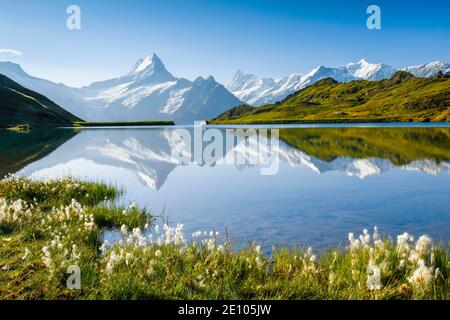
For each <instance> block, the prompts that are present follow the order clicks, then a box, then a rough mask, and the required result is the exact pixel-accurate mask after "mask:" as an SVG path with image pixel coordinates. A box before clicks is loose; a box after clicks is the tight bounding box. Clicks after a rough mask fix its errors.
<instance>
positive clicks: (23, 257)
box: [22, 248, 31, 260]
mask: <svg viewBox="0 0 450 320" xmlns="http://www.w3.org/2000/svg"><path fill="white" fill-rule="evenodd" d="M30 253H31V251H30V250H29V249H28V248H25V253H24V254H23V256H22V260H26V259H27V258H28V256H29V255H30Z"/></svg>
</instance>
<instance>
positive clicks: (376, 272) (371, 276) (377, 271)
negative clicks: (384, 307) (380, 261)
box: [366, 261, 381, 291]
mask: <svg viewBox="0 0 450 320" xmlns="http://www.w3.org/2000/svg"><path fill="white" fill-rule="evenodd" d="M366 284H367V289H369V290H370V291H373V290H380V289H381V268H380V267H379V266H377V265H376V264H374V262H373V261H369V266H368V267H367V283H366Z"/></svg>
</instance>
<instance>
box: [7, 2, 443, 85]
mask: <svg viewBox="0 0 450 320" xmlns="http://www.w3.org/2000/svg"><path fill="white" fill-rule="evenodd" d="M71 4H76V5H78V6H80V8H81V18H82V29H81V30H79V31H69V30H68V29H67V28H66V19H67V17H68V15H67V14H66V8H67V7H68V6H69V5H71ZM370 4H377V5H379V6H380V7H381V10H382V29H381V30H368V29H367V27H366V19H367V17H368V15H367V14H366V9H367V7H368V6H369V5H370ZM449 14H450V2H448V1H435V0H427V1H392V0H391V1H378V0H373V1H365V0H356V1H324V0H322V1H300V0H298V1H287V0H286V1H282V0H278V1H275V0H274V1H268V0H239V1H237V0H222V1H217V0H208V1H206V0H158V1H156V0H154V1H152V0H141V1H139V0H127V1H118V0H111V1H106V0H96V1H89V0H71V1H65V0H59V1H54V0H40V1H37V0H14V1H9V0H8V1H6V0H0V60H12V61H16V62H19V63H20V64H22V66H23V67H24V69H25V70H26V71H27V72H29V73H31V74H33V75H36V76H39V77H44V78H48V79H51V80H53V81H57V82H64V83H66V84H69V85H77V86H78V85H83V84H88V83H90V82H92V81H95V80H103V79H106V78H111V77H115V76H119V75H122V74H124V73H126V72H127V71H128V70H129V69H130V67H131V66H132V65H133V64H134V63H135V62H136V60H137V59H138V58H140V57H143V56H146V55H148V54H150V53H152V52H156V53H157V54H158V55H159V56H160V58H161V59H162V60H163V62H164V63H165V65H166V67H167V68H168V70H169V71H170V72H172V73H173V74H174V75H175V76H178V77H185V78H188V79H194V78H196V77H197V76H199V75H202V76H207V75H210V74H211V75H213V76H214V77H216V79H217V80H218V81H220V82H222V83H225V84H226V83H228V82H229V81H230V80H231V78H232V76H233V74H234V73H235V71H236V70H237V69H241V70H243V71H244V72H249V73H255V74H258V75H260V76H282V75H287V74H290V73H300V72H307V71H309V70H310V69H312V68H314V67H316V66H318V65H321V64H322V65H327V66H337V65H343V64H347V63H349V62H356V61H358V60H360V59H361V58H366V59H367V60H369V61H371V62H383V63H386V64H390V65H393V66H396V67H403V66H407V65H417V64H423V63H426V62H430V61H433V60H446V61H449V60H450V53H449V52H450V41H449V40H450V19H448V15H449ZM1 49H14V50H17V51H19V52H21V53H22V56H17V55H14V54H11V53H1Z"/></svg>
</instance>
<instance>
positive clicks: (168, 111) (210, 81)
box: [81, 54, 241, 123]
mask: <svg viewBox="0 0 450 320" xmlns="http://www.w3.org/2000/svg"><path fill="white" fill-rule="evenodd" d="M81 90H82V91H83V92H84V100H85V101H87V102H88V103H89V104H90V105H91V106H92V107H93V108H95V109H97V110H99V114H98V117H100V118H101V119H102V120H106V121H120V120H124V119H125V120H128V121H136V120H142V119H158V120H165V119H167V120H174V121H175V122H177V123H192V122H193V121H194V120H202V119H210V118H212V117H214V116H216V115H217V114H220V113H221V112H223V111H225V110H227V109H229V108H230V107H233V106H235V105H237V104H239V103H241V102H240V101H239V100H238V99H237V98H236V97H235V96H233V95H232V94H231V93H230V92H229V91H228V90H227V89H226V88H225V87H224V86H222V85H221V84H219V83H217V82H216V81H215V79H214V78H213V77H212V76H210V77H208V78H206V79H204V78H202V77H198V78H197V79H195V80H194V81H189V80H187V79H183V78H176V77H174V76H173V75H172V74H171V73H170V72H169V71H167V69H166V67H165V66H164V64H163V63H162V61H161V60H160V59H159V57H158V56H157V55H156V54H153V55H151V56H148V57H146V58H144V59H140V60H139V61H138V62H137V63H136V64H135V65H134V66H133V67H132V68H131V70H130V72H128V73H127V74H126V75H124V76H122V77H119V78H116V79H111V80H107V81H102V82H96V83H93V84H91V85H89V86H88V87H83V88H81Z"/></svg>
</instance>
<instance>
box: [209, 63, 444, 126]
mask: <svg viewBox="0 0 450 320" xmlns="http://www.w3.org/2000/svg"><path fill="white" fill-rule="evenodd" d="M397 121H399V122H410V121H414V122H424V121H433V122H445V121H450V77H448V76H440V77H435V78H415V77H414V76H413V75H411V74H409V73H407V72H403V71H399V72H397V73H396V74H394V75H393V76H392V77H391V78H390V79H386V80H380V81H366V80H360V81H352V82H348V83H338V82H336V81H335V80H333V79H331V78H327V79H323V80H321V81H318V82H316V83H315V84H313V85H311V86H309V87H307V88H304V89H302V90H299V91H297V92H296V93H294V94H292V95H290V96H288V97H287V98H285V99H284V100H282V101H280V102H278V103H276V104H271V105H266V106H262V107H258V108H252V107H248V106H238V107H235V108H233V109H232V110H229V111H227V112H225V113H223V114H221V115H220V116H218V117H217V118H215V119H213V120H212V121H211V122H210V123H248V124H251V123H314V122H337V123H339V122H397Z"/></svg>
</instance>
